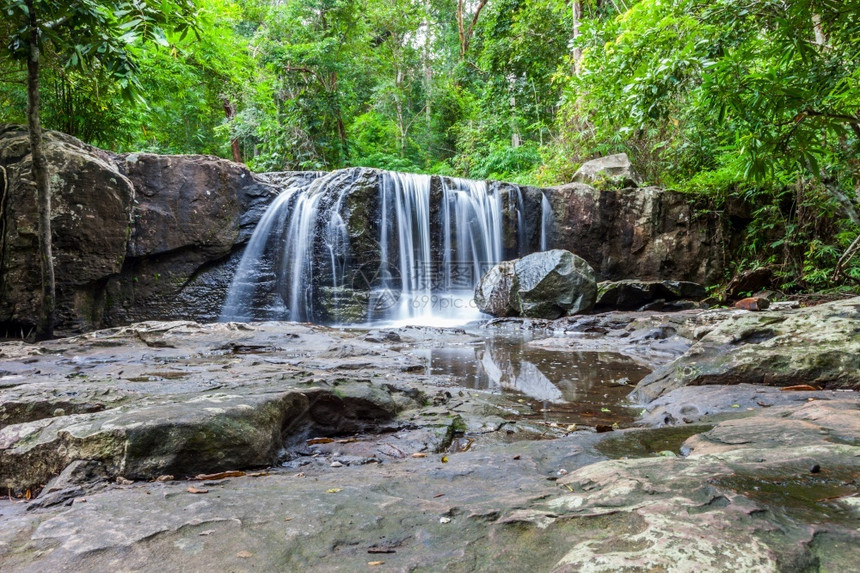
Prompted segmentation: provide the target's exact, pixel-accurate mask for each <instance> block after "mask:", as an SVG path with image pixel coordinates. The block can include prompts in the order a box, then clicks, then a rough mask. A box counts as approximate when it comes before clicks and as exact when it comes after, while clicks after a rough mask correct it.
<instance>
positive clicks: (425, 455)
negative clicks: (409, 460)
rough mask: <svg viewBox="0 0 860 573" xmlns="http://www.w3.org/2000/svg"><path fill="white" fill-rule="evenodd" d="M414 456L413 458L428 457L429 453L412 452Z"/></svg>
mask: <svg viewBox="0 0 860 573" xmlns="http://www.w3.org/2000/svg"><path fill="white" fill-rule="evenodd" d="M412 457H413V458H426V457H427V454H422V453H421V452H415V453H414V454H412Z"/></svg>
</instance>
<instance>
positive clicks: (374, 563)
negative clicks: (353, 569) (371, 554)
mask: <svg viewBox="0 0 860 573" xmlns="http://www.w3.org/2000/svg"><path fill="white" fill-rule="evenodd" d="M383 563H385V561H368V562H367V564H368V565H370V566H371V567H377V566H379V565H382V564H383Z"/></svg>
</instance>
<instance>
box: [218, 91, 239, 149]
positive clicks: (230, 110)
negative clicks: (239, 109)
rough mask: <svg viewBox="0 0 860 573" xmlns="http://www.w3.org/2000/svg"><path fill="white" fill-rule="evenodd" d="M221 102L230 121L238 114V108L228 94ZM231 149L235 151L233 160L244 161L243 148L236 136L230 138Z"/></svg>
mask: <svg viewBox="0 0 860 573" xmlns="http://www.w3.org/2000/svg"><path fill="white" fill-rule="evenodd" d="M221 103H222V105H223V106H224V115H225V116H227V121H230V120H231V119H233V117H234V116H235V115H236V108H235V107H234V106H233V104H232V103H230V100H229V99H227V96H223V97H222V98H221ZM230 149H231V150H232V152H233V161H235V162H236V163H242V148H241V147H239V140H238V139H236V138H235V137H234V138H232V139H231V140H230Z"/></svg>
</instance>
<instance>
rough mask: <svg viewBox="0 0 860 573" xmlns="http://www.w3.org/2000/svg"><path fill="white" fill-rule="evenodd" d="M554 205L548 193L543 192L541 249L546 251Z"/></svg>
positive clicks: (541, 200) (541, 202)
mask: <svg viewBox="0 0 860 573" xmlns="http://www.w3.org/2000/svg"><path fill="white" fill-rule="evenodd" d="M552 220H553V217H552V205H550V202H549V199H548V198H547V196H546V193H541V199H540V250H541V251H546V250H547V249H548V248H549V233H550V230H551V226H552Z"/></svg>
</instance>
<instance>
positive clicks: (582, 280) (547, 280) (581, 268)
mask: <svg viewBox="0 0 860 573" xmlns="http://www.w3.org/2000/svg"><path fill="white" fill-rule="evenodd" d="M596 296H597V283H596V282H595V279H594V271H593V270H592V268H591V267H590V266H589V265H588V263H587V262H585V260H583V259H582V258H580V257H578V256H576V255H574V254H573V253H571V252H570V251H565V250H562V249H555V250H552V251H546V252H543V253H534V254H531V255H527V256H525V257H523V258H521V259H517V260H514V261H507V262H504V263H501V264H499V265H496V266H495V267H493V268H492V269H490V271H489V272H488V273H487V274H486V275H484V277H482V279H481V281H480V282H479V283H478V286H477V287H476V289H475V303H476V304H477V305H478V308H479V309H480V310H481V311H482V312H486V313H487V314H492V315H493V316H524V317H528V318H547V319H555V318H559V317H560V316H564V315H566V314H577V313H581V312H586V311H588V310H591V308H592V307H593V306H594V301H595V298H596Z"/></svg>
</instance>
